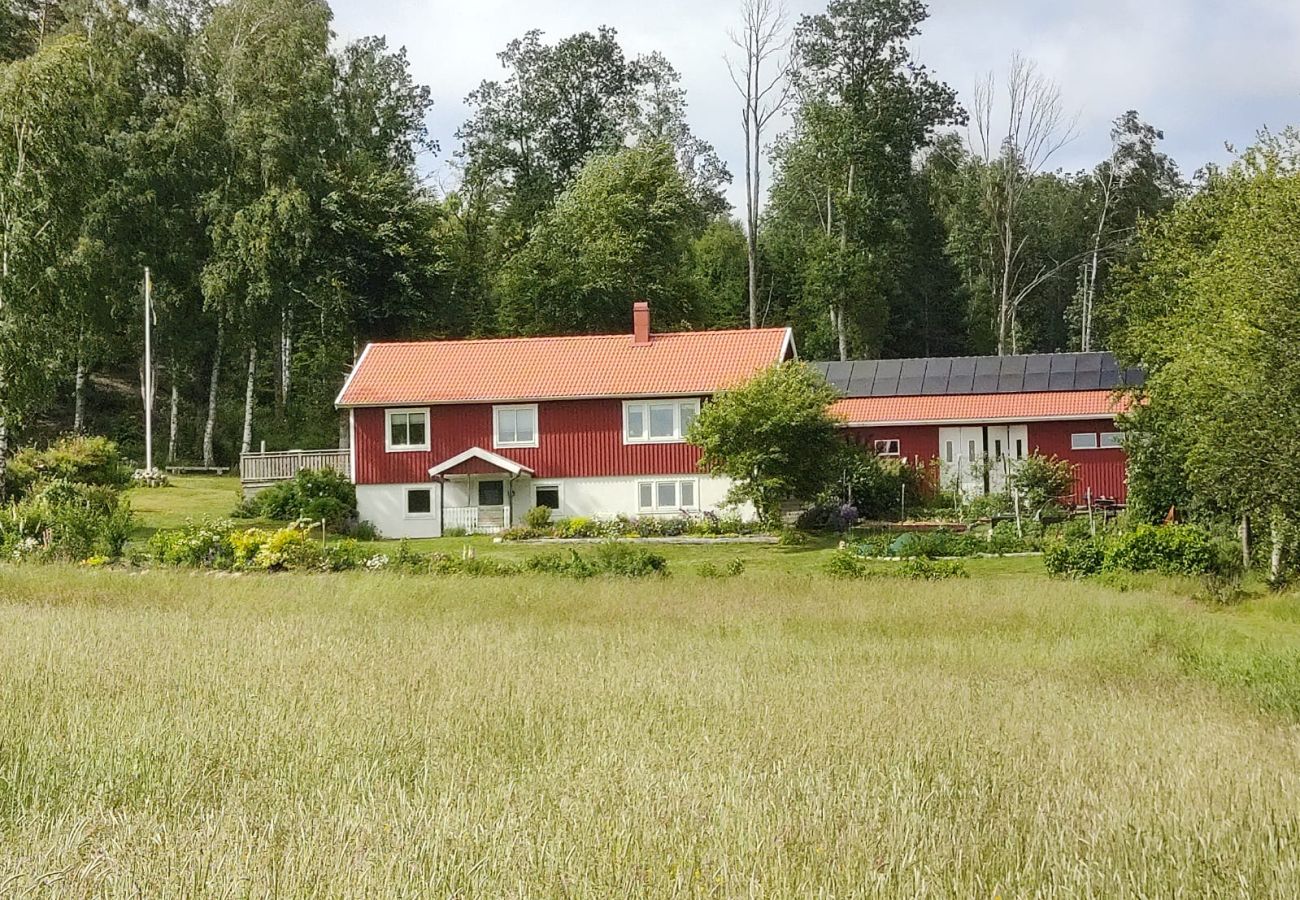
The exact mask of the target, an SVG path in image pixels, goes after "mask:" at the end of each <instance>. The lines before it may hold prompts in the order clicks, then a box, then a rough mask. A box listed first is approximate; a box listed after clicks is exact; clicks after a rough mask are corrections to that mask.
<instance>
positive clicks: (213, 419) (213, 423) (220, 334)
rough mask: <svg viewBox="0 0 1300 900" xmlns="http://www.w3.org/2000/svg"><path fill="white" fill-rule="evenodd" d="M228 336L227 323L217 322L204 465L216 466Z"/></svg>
mask: <svg viewBox="0 0 1300 900" xmlns="http://www.w3.org/2000/svg"><path fill="white" fill-rule="evenodd" d="M225 335H226V327H225V323H224V322H222V321H221V320H220V319H218V320H217V346H216V348H215V349H214V350H213V352H212V377H211V378H210V379H209V380H208V418H207V421H206V422H204V423H203V465H205V466H207V467H208V468H209V469H210V468H212V467H213V466H214V465H216V461H215V458H214V457H213V454H212V434H213V432H214V431H215V430H216V427H217V386H218V381H219V379H220V376H221V345H222V344H223V343H224V339H225Z"/></svg>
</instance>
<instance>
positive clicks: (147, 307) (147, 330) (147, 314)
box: [144, 266, 153, 473]
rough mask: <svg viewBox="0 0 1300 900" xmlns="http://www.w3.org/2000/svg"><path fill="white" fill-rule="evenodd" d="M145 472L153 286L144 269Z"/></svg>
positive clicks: (149, 453) (149, 467) (148, 466)
mask: <svg viewBox="0 0 1300 900" xmlns="http://www.w3.org/2000/svg"><path fill="white" fill-rule="evenodd" d="M144 470H145V472H146V473H152V472H153V284H152V282H151V281H150V279H149V267H148V266H145V267H144Z"/></svg>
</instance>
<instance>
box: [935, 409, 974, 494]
mask: <svg viewBox="0 0 1300 900" xmlns="http://www.w3.org/2000/svg"><path fill="white" fill-rule="evenodd" d="M939 466H940V470H941V471H942V472H943V489H944V490H945V491H951V490H953V489H954V488H956V489H959V490H960V491H961V493H962V495H963V496H966V497H977V496H979V495H981V494H983V493H984V429H983V428H980V427H979V426H978V425H976V426H963V427H961V428H940V429H939Z"/></svg>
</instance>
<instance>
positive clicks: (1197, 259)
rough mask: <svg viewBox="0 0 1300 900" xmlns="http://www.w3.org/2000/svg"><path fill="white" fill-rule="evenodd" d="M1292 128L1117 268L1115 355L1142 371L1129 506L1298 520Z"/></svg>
mask: <svg viewBox="0 0 1300 900" xmlns="http://www.w3.org/2000/svg"><path fill="white" fill-rule="evenodd" d="M1297 221H1300V133H1297V132H1295V131H1288V132H1286V133H1284V134H1282V135H1280V136H1276V137H1273V136H1267V137H1265V139H1264V140H1262V141H1261V142H1260V143H1259V144H1258V145H1257V146H1255V147H1253V148H1252V149H1250V150H1249V151H1247V152H1246V153H1245V154H1243V156H1242V157H1241V158H1240V159H1239V160H1238V161H1237V162H1236V163H1234V164H1233V165H1232V166H1231V167H1230V168H1229V169H1228V170H1227V171H1225V172H1222V173H1213V174H1212V175H1211V177H1210V179H1209V181H1208V183H1207V184H1206V186H1205V187H1204V189H1203V190H1202V191H1200V192H1199V193H1198V194H1197V195H1195V196H1194V197H1192V198H1190V199H1188V200H1185V201H1183V202H1182V203H1180V204H1179V205H1178V206H1177V207H1175V209H1174V210H1173V211H1172V213H1171V214H1170V215H1169V216H1167V217H1165V218H1164V219H1162V220H1159V221H1156V222H1152V223H1150V224H1148V225H1147V226H1145V227H1144V228H1143V232H1142V236H1141V238H1140V240H1139V242H1138V248H1137V254H1136V257H1135V259H1134V260H1133V261H1132V262H1131V263H1130V264H1129V265H1128V266H1126V267H1125V268H1124V269H1123V270H1121V271H1120V272H1119V273H1118V280H1119V282H1120V286H1121V293H1120V295H1119V298H1118V302H1119V304H1120V306H1121V308H1122V312H1123V317H1122V324H1121V326H1120V330H1119V332H1118V335H1117V337H1118V342H1119V346H1120V348H1121V351H1122V352H1123V353H1124V355H1125V356H1126V357H1127V358H1128V359H1129V360H1130V361H1132V362H1138V363H1141V364H1142V365H1143V366H1145V367H1146V370H1147V382H1146V385H1145V388H1144V389H1143V391H1142V392H1141V394H1140V395H1139V400H1140V402H1139V403H1138V404H1137V406H1136V408H1135V410H1134V413H1133V415H1132V416H1131V421H1130V423H1129V425H1130V427H1129V442H1130V452H1131V454H1132V457H1133V466H1134V470H1135V471H1134V476H1133V479H1132V480H1133V488H1134V490H1133V493H1134V497H1133V502H1134V504H1135V506H1136V507H1137V509H1138V510H1139V511H1140V512H1142V513H1145V514H1146V515H1156V514H1158V513H1160V512H1162V511H1163V509H1165V508H1167V506H1168V505H1181V506H1182V507H1183V508H1184V509H1185V510H1186V509H1189V508H1190V509H1191V510H1192V511H1199V512H1201V513H1203V514H1207V515H1222V516H1231V517H1236V516H1242V515H1247V516H1254V517H1256V518H1263V519H1265V520H1267V521H1270V522H1271V523H1273V525H1274V534H1275V549H1274V574H1277V573H1279V572H1280V570H1281V567H1282V564H1283V554H1284V552H1289V551H1290V550H1291V548H1290V547H1288V546H1286V544H1285V536H1286V535H1287V534H1288V532H1289V530H1290V528H1291V526H1293V525H1294V524H1295V523H1296V522H1297V521H1300V468H1297V466H1296V465H1295V460H1296V458H1297V455H1298V454H1300V403H1297V400H1296V398H1297V397H1300V300H1298V299H1297V298H1300V231H1297V229H1296V227H1295V223H1296V222H1297Z"/></svg>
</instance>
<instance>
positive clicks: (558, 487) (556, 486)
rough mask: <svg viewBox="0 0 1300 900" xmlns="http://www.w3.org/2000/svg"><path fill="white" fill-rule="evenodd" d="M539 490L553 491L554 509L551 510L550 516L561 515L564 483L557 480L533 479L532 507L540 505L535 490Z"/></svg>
mask: <svg viewBox="0 0 1300 900" xmlns="http://www.w3.org/2000/svg"><path fill="white" fill-rule="evenodd" d="M539 490H553V491H555V502H556V507H555V509H553V510H551V516H552V518H554V517H555V516H558V515H561V510H563V509H564V485H563V484H562V483H561V482H558V481H534V482H533V506H534V507H536V506H540V505H541V504H540V503H538V502H537V492H538V491H539Z"/></svg>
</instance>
